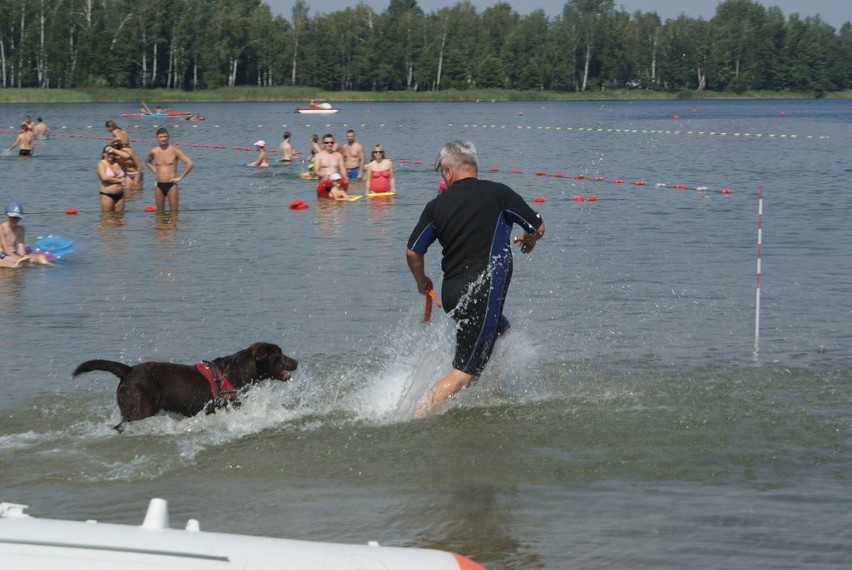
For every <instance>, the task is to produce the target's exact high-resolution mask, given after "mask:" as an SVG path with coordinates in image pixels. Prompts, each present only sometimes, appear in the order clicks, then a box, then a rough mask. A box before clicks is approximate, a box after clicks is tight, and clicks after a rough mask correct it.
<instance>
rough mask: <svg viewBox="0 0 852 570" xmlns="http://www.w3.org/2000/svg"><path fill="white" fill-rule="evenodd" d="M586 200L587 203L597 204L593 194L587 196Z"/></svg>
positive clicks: (596, 198)
mask: <svg viewBox="0 0 852 570" xmlns="http://www.w3.org/2000/svg"><path fill="white" fill-rule="evenodd" d="M586 199H587V200H588V201H589V202H597V201H598V197H597V196H595V195H594V194H593V195H591V196H589V197H588V198H586Z"/></svg>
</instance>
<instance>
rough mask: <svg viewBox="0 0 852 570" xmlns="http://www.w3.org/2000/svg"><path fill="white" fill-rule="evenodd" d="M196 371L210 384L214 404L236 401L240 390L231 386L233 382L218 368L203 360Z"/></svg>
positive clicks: (196, 367) (197, 365) (196, 366)
mask: <svg viewBox="0 0 852 570" xmlns="http://www.w3.org/2000/svg"><path fill="white" fill-rule="evenodd" d="M195 369H196V370H198V373H199V374H201V375H202V376H204V379H205V380H207V383H208V384H210V391H211V392H212V393H213V401H214V402H221V401H231V400H234V399H236V397H237V394H239V390H237V389H236V388H234V385H233V384H231V381H230V380H228V377H227V376H225V374H224V373H223V372H222V370H221V369H220V368H219V367H218V366H216V365H215V364H213V363H212V362H209V361H207V360H202V361H201V362H199V363H198V364H196V365H195Z"/></svg>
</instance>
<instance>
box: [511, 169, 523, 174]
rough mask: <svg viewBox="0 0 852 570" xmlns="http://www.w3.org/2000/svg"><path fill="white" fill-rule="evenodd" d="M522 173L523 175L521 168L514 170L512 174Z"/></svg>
mask: <svg viewBox="0 0 852 570" xmlns="http://www.w3.org/2000/svg"><path fill="white" fill-rule="evenodd" d="M520 173H521V170H520V169H519V168H513V169H512V174H520Z"/></svg>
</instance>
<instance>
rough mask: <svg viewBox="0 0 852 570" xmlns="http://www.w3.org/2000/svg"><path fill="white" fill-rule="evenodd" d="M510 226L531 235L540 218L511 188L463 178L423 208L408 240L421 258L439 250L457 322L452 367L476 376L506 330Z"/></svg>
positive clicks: (447, 300)
mask: <svg viewBox="0 0 852 570" xmlns="http://www.w3.org/2000/svg"><path fill="white" fill-rule="evenodd" d="M512 224H518V225H520V226H521V227H522V228H523V229H524V230H525V231H527V232H533V231H535V230H537V229H538V228H539V227H540V226H541V224H542V219H541V215H540V214H538V213H537V212H535V211H534V210H533V209H532V208H530V207H529V205H527V203H526V202H525V201H524V199H523V198H521V197H520V196H519V195H518V194H517V193H516V192H515V191H514V190H512V189H511V188H509V187H508V186H506V185H505V184H500V183H497V182H491V181H487V180H479V179H477V178H463V179H462V180H459V181H457V182H455V183H453V185H452V186H450V187H449V188H448V189H447V190H445V191H444V192H443V193H442V194H439V195H438V196H437V197H436V198H435V199H434V200H432V201H431V202H429V203H428V204H426V207H425V208H424V209H423V213H422V214H421V216H420V221H419V222H418V223H417V226H416V227H415V228H414V231H413V232H412V233H411V237H410V238H408V248H409V249H411V250H412V251H414V252H416V253H419V254H421V255H425V254H426V251H427V250H428V249H429V246H430V245H431V244H432V243H433V242H434V241H435V240H436V239H437V240H438V242H439V243H440V244H441V245H442V246H443V248H444V250H443V259H442V261H441V269H442V270H443V271H444V281H443V284H442V286H441V302H442V303H443V305H444V310H445V311H446V312H447V313H449V315H450V316H451V317H452V318H453V319H454V320H455V321H456V323H457V328H456V354H455V358H454V359H453V367H454V368H456V369H458V370H461V371H462V372H466V373H468V374H473V375H476V376H478V375H479V374H480V373H481V372H482V369H483V368H485V364H486V363H487V362H488V359H489V357H490V356H491V350H492V349H493V348H494V342H495V341H496V340H497V336H498V335H499V334H502V333H503V332H504V331H505V330H506V329H508V328H509V322H508V321H507V320H506V319H505V317H503V303H504V301H505V299H506V293H507V292H508V290H509V282H510V281H511V279H512V251H511V248H510V239H511V237H512V233H511V232H512Z"/></svg>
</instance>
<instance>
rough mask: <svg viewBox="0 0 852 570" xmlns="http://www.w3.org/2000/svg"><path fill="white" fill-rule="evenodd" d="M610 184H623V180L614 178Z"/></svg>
mask: <svg viewBox="0 0 852 570" xmlns="http://www.w3.org/2000/svg"><path fill="white" fill-rule="evenodd" d="M612 183H613V184H624V180H622V179H621V178H616V179H615V180H613V181H612Z"/></svg>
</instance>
